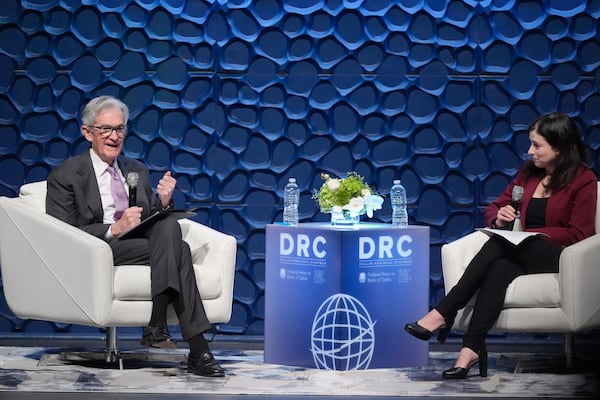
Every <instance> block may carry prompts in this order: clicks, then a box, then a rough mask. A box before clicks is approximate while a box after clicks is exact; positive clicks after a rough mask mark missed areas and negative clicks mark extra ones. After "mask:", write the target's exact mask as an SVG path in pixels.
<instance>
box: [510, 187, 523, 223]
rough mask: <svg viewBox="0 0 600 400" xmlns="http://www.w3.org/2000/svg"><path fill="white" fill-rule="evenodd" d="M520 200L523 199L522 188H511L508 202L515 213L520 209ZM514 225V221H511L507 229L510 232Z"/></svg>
mask: <svg viewBox="0 0 600 400" xmlns="http://www.w3.org/2000/svg"><path fill="white" fill-rule="evenodd" d="M522 198H523V187H522V186H518V185H515V186H513V190H512V199H511V201H510V205H511V206H512V207H513V208H514V209H515V212H517V213H518V212H519V210H520V209H521V199H522ZM515 219H516V218H515ZM514 225H515V221H514V220H513V221H512V222H511V223H510V224H508V229H509V230H512V229H513V226H514ZM519 228H520V227H519Z"/></svg>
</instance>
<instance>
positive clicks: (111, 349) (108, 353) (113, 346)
mask: <svg viewBox="0 0 600 400" xmlns="http://www.w3.org/2000/svg"><path fill="white" fill-rule="evenodd" d="M104 360H105V361H106V362H107V363H116V362H118V363H119V368H120V369H123V359H122V357H121V353H120V352H119V349H118V348H117V327H116V326H109V327H107V328H106V349H105V350H104Z"/></svg>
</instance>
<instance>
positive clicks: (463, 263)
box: [442, 231, 489, 294]
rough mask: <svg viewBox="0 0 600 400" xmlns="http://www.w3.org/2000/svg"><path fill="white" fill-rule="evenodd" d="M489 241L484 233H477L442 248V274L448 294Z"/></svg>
mask: <svg viewBox="0 0 600 400" xmlns="http://www.w3.org/2000/svg"><path fill="white" fill-rule="evenodd" d="M488 239H489V236H488V235H486V234H485V233H483V232H480V231H475V232H471V233H469V234H468V235H465V236H463V237H461V238H459V239H457V240H454V241H452V242H450V243H447V244H445V245H443V246H442V272H443V274H444V290H445V292H446V294H448V292H449V291H450V289H452V288H453V287H454V286H455V285H456V284H457V283H458V280H459V279H460V277H461V276H462V274H463V273H464V271H465V269H466V268H467V266H468V265H469V263H470V262H471V260H472V259H473V257H475V255H476V254H477V253H478V252H479V250H480V249H481V247H482V246H483V245H484V243H485V242H487V240H488Z"/></svg>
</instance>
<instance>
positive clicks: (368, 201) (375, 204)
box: [364, 195, 383, 218]
mask: <svg viewBox="0 0 600 400" xmlns="http://www.w3.org/2000/svg"><path fill="white" fill-rule="evenodd" d="M382 205H383V198H382V197H380V196H375V195H369V196H367V197H366V198H365V201H364V206H365V208H366V209H367V216H368V217H369V218H373V211H375V210H381V206H382Z"/></svg>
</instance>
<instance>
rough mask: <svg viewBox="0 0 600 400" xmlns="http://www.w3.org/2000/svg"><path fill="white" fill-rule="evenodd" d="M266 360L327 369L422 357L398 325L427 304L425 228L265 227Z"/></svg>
mask: <svg viewBox="0 0 600 400" xmlns="http://www.w3.org/2000/svg"><path fill="white" fill-rule="evenodd" d="M266 250H267V252H266V288H265V293H266V301H265V362H271V363H276V364H284V365H298V366H303V367H313V368H319V369H330V370H354V369H367V368H398V367H406V366H423V365H426V364H427V357H428V343H427V342H422V341H417V340H415V339H414V338H412V337H410V336H409V335H407V334H406V333H405V332H404V330H403V327H404V324H405V323H406V322H409V321H414V320H416V319H417V318H418V317H419V316H420V315H423V314H425V313H426V312H427V310H428V298H429V290H428V288H429V228H428V227H423V226H411V227H409V228H407V229H397V228H392V227H391V226H390V225H389V224H379V223H366V224H364V223H363V224H361V225H360V227H359V228H358V229H340V230H338V229H336V230H334V229H332V228H331V227H330V226H329V225H328V224H326V223H307V224H300V225H298V226H296V227H292V226H285V225H268V226H267V243H266Z"/></svg>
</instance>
